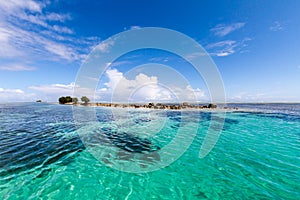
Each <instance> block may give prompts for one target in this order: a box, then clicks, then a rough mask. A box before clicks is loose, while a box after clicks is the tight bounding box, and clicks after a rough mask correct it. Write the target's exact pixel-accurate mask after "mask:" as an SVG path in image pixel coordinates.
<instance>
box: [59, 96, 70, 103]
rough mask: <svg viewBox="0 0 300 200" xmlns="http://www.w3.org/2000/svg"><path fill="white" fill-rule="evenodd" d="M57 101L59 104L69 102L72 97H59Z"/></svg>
mask: <svg viewBox="0 0 300 200" xmlns="http://www.w3.org/2000/svg"><path fill="white" fill-rule="evenodd" d="M58 102H59V103H60V104H65V103H71V102H72V97H70V96H66V97H60V98H59V99H58Z"/></svg>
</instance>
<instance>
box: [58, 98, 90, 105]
mask: <svg viewBox="0 0 300 200" xmlns="http://www.w3.org/2000/svg"><path fill="white" fill-rule="evenodd" d="M81 101H82V102H83V103H84V104H88V103H89V102H90V99H89V98H87V97H86V96H83V97H81ZM58 102H59V103H60V104H66V103H68V104H71V103H73V104H77V103H78V98H77V97H71V96H65V97H64V96H63V97H60V98H59V99H58Z"/></svg>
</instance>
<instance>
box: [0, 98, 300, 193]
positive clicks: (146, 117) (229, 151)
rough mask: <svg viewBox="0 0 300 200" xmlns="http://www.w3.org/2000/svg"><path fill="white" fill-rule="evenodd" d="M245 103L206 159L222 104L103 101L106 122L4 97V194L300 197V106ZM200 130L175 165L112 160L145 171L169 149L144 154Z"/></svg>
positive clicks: (0, 111)
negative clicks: (161, 106)
mask: <svg viewBox="0 0 300 200" xmlns="http://www.w3.org/2000/svg"><path fill="white" fill-rule="evenodd" d="M238 107H243V108H247V109H248V110H249V109H250V110H249V111H239V110H238V111H234V112H228V113H227V114H226V119H225V123H224V126H223V129H222V133H221V136H220V138H219V140H218V142H217V144H216V145H215V147H214V148H213V150H212V151H211V152H210V153H209V154H208V156H206V157H205V158H202V159H200V158H199V150H200V147H201V144H202V143H203V140H204V137H205V134H206V132H207V130H208V127H209V125H210V123H211V122H210V120H211V118H212V116H214V117H215V118H213V119H214V120H216V119H218V118H217V117H218V113H217V112H211V113H210V112H200V113H198V112H195V111H184V112H185V113H184V114H183V113H182V112H180V111H155V110H142V109H132V110H129V111H128V110H126V109H114V110H113V111H112V110H111V109H109V108H100V107H98V108H95V109H96V113H97V119H98V121H99V122H97V123H79V124H76V125H75V123H74V119H73V114H72V107H71V106H63V105H51V104H39V103H34V104H30V103H20V104H6V105H4V104H2V105H0V199H38V198H42V199H297V198H298V197H299V196H300V178H299V177H300V153H299V152H300V114H299V111H300V106H299V104H262V105H259V106H256V107H255V106H253V104H251V105H248V104H243V105H238ZM80 109H87V108H85V107H82V108H80ZM125 111H128V112H125ZM116 113H117V114H116ZM128 113H129V114H128ZM116 116H117V117H116ZM197 119H199V120H197ZM109 128H110V129H109ZM181 128H182V130H183V135H182V134H181V135H180V134H179V133H178V132H179V130H180V129H181ZM193 130H196V136H195V138H194V140H193V142H192V144H191V145H190V146H189V148H188V149H187V150H186V151H185V152H184V154H183V155H182V156H181V157H180V158H179V159H177V160H175V161H174V162H173V163H172V164H170V165H169V166H167V167H164V168H161V169H159V170H156V171H152V172H149V173H127V172H123V171H119V170H116V169H115V168H114V167H111V166H113V165H114V164H116V162H119V161H120V159H121V161H120V162H119V164H120V163H121V165H122V164H124V165H127V164H128V163H130V162H132V161H137V160H138V159H140V160H139V161H140V162H144V163H138V164H137V166H136V167H142V168H143V169H144V168H146V167H147V165H151V164H155V163H158V162H160V161H162V160H163V155H160V156H161V157H159V156H156V157H154V158H153V159H152V160H150V161H149V160H147V159H141V157H143V155H147V152H159V151H160V150H158V149H159V148H160V149H163V148H164V147H165V146H167V145H168V144H170V143H171V141H172V139H173V138H175V137H177V136H178V137H180V138H179V139H180V140H181V141H182V142H183V143H184V142H185V140H187V139H188V138H190V135H191V132H192V131H193ZM99 132H101V134H102V135H101V137H100V139H99V135H97V134H99ZM111 133H117V134H119V133H123V136H122V137H118V135H116V134H111ZM184 134H185V135H184ZM127 139H128V141H129V142H128V141H127ZM82 140H83V142H82ZM146 140H147V141H148V142H150V143H151V144H152V146H151V148H150V147H149V148H148V146H147V145H148V142H146ZM130 142H131V143H130ZM134 142H135V143H139V144H137V146H133V145H134V144H133V143H134ZM94 143H95V146H97V145H98V146H97V147H99V143H100V144H101V145H102V146H101V145H100V147H101V148H100V150H101V152H100V153H101V155H100V159H99V158H98V159H96V158H95V157H94V156H93V155H94V154H93V152H91V151H89V147H91V146H92V145H93V144H94ZM118 143H120V144H121V143H122V145H123V146H122V145H119V144H118ZM90 145H91V146H90ZM124 145H125V147H126V148H127V147H130V149H129V150H128V149H127V150H126V148H123V147H124ZM139 145H142V147H140V146H139ZM143 145H144V146H143ZM146 147H147V148H146ZM122 148H123V149H122ZM178 148H180V147H178ZM124 149H125V151H124V152H134V153H135V154H134V156H133V157H130V156H128V155H127V154H124V152H122V150H124ZM137 149H138V150H141V149H142V150H141V151H142V152H135V151H137ZM144 151H145V152H144ZM174 152H176V149H174ZM102 153H103V154H102ZM171 153H172V152H171ZM101 156H102V157H101ZM124 157H125V159H124ZM122 159H123V160H122ZM141 164H142V165H141Z"/></svg>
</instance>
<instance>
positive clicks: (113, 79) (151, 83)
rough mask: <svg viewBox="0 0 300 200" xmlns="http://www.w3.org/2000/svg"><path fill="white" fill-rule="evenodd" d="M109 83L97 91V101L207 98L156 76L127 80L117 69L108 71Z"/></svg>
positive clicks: (139, 75) (191, 99) (202, 93)
mask: <svg viewBox="0 0 300 200" xmlns="http://www.w3.org/2000/svg"><path fill="white" fill-rule="evenodd" d="M106 76H107V78H108V81H107V82H106V83H104V87H101V88H100V89H99V90H98V91H97V97H96V99H100V100H105V101H117V102H127V101H131V102H149V101H177V102H178V101H179V102H180V101H196V100H202V99H204V98H206V96H205V94H204V92H203V91H202V90H201V89H199V88H196V89H193V88H192V87H191V86H190V85H186V86H185V87H174V86H170V85H164V84H162V83H160V82H159V79H158V78H157V77H156V76H147V75H146V74H143V73H139V74H138V75H136V76H135V77H134V78H133V79H128V78H126V77H125V76H124V75H123V73H122V72H120V71H118V70H117V69H108V70H107V71H106Z"/></svg>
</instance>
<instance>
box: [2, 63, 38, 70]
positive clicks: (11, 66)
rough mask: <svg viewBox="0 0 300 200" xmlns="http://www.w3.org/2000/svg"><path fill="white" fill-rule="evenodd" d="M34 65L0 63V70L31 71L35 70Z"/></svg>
mask: <svg viewBox="0 0 300 200" xmlns="http://www.w3.org/2000/svg"><path fill="white" fill-rule="evenodd" d="M35 69H36V68H35V67H32V66H26V65H22V64H15V63H14V64H4V65H0V70H3V71H31V70H35Z"/></svg>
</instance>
